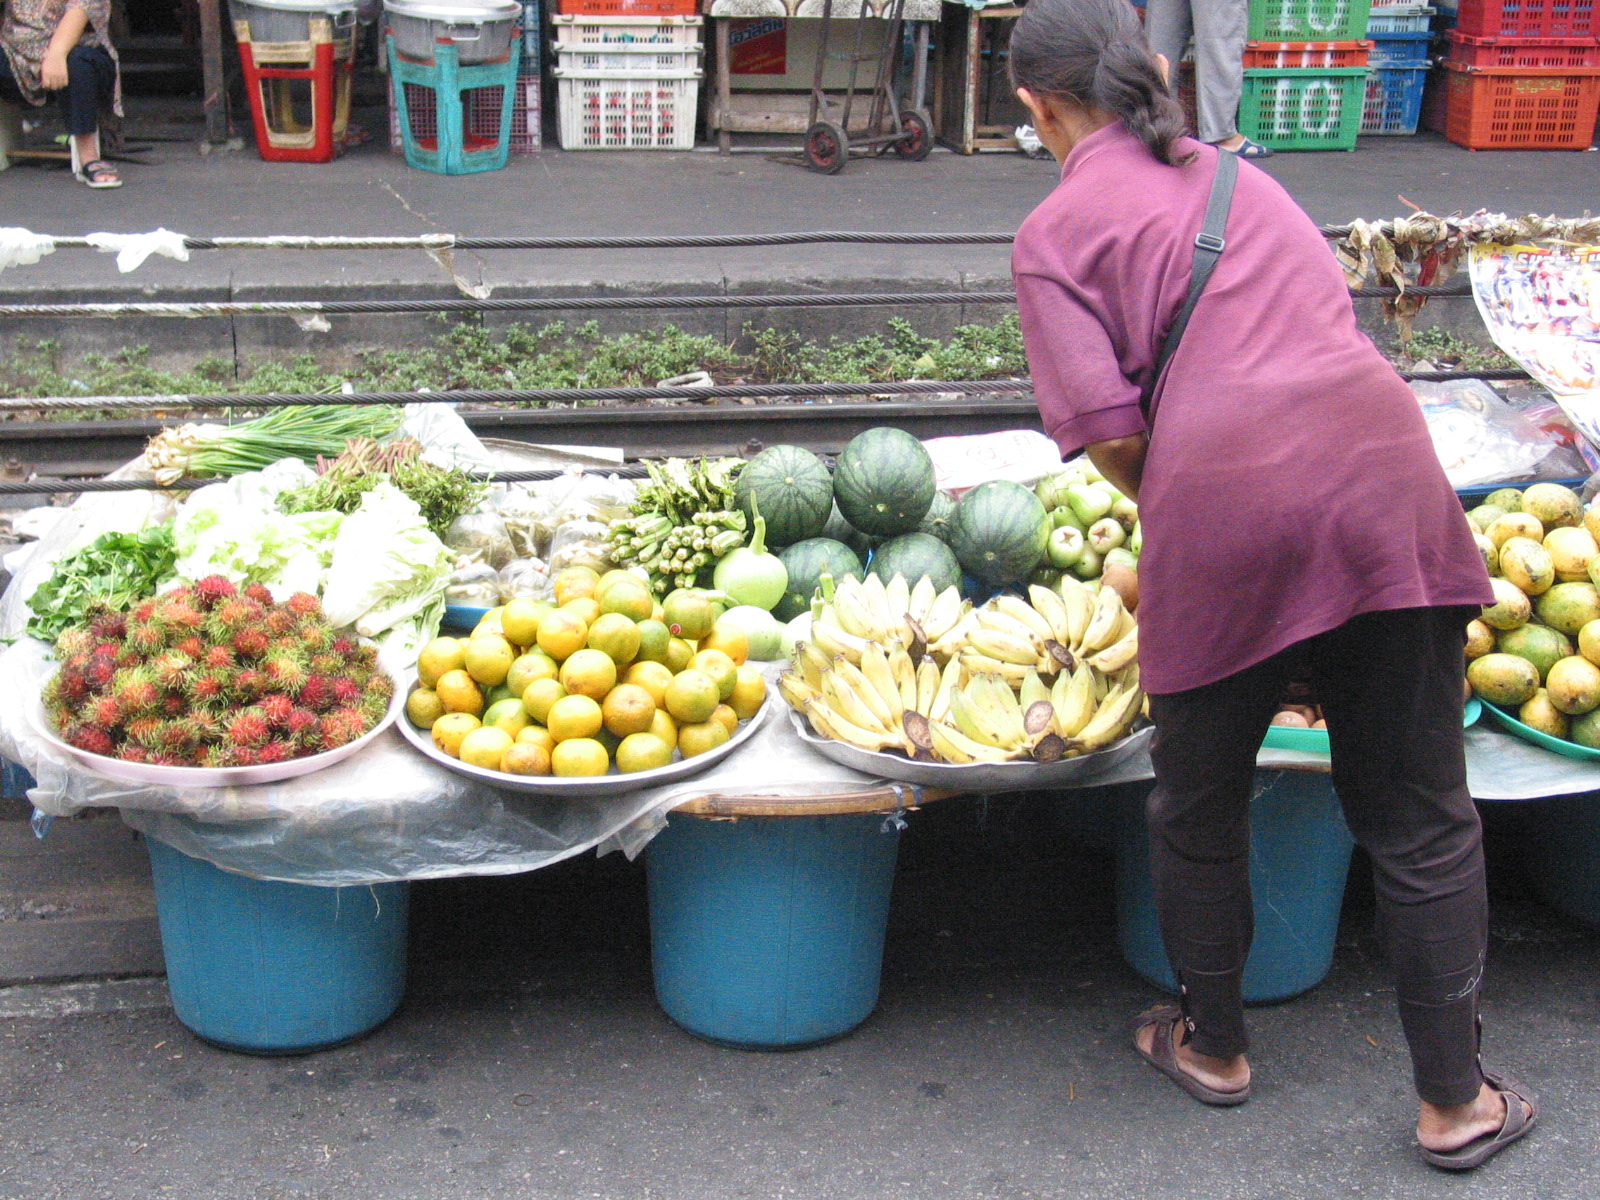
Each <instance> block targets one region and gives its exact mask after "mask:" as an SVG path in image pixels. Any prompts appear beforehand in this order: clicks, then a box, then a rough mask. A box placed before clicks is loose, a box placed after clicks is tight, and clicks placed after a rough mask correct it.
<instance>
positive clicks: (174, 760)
mask: <svg viewBox="0 0 1600 1200" xmlns="http://www.w3.org/2000/svg"><path fill="white" fill-rule="evenodd" d="M150 765H151V766H152V767H187V766H188V765H189V759H188V757H187V756H186V755H182V754H169V753H166V752H165V751H161V750H157V751H155V752H154V753H152V754H151V755H150Z"/></svg>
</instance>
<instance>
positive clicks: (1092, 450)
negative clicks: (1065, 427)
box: [1083, 433, 1150, 502]
mask: <svg viewBox="0 0 1600 1200" xmlns="http://www.w3.org/2000/svg"><path fill="white" fill-rule="evenodd" d="M1149 449H1150V438H1149V437H1148V436H1147V435H1145V434H1142V433H1136V434H1134V435H1133V436H1132V437H1121V438H1112V439H1111V440H1110V441H1109V442H1094V443H1093V444H1091V445H1088V446H1085V447H1084V448H1083V452H1084V453H1085V454H1087V455H1088V456H1089V461H1090V462H1092V463H1093V464H1094V465H1095V468H1096V469H1097V470H1098V471H1099V472H1100V474H1102V475H1104V476H1105V477H1106V478H1107V479H1108V480H1110V481H1111V484H1112V485H1113V486H1114V487H1115V488H1116V489H1117V491H1119V492H1121V493H1122V494H1123V495H1124V496H1126V497H1127V498H1128V499H1130V500H1133V501H1135V502H1137V501H1138V499H1139V485H1140V484H1141V483H1143V482H1144V456H1145V452H1146V451H1148V450H1149Z"/></svg>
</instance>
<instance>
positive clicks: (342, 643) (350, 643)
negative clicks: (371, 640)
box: [328, 637, 358, 659]
mask: <svg viewBox="0 0 1600 1200" xmlns="http://www.w3.org/2000/svg"><path fill="white" fill-rule="evenodd" d="M357 645H358V643H357V642H356V640H355V639H354V638H348V637H336V638H334V639H333V644H332V645H331V646H329V647H328V649H329V651H330V652H332V653H334V654H337V655H338V656H339V657H340V658H344V659H348V658H349V657H350V656H351V655H353V654H354V653H355V652H356V646H357Z"/></svg>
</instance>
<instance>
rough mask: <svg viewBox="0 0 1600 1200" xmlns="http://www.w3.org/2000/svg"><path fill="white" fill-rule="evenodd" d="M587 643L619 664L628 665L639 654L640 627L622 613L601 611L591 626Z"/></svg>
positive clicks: (590, 647) (620, 665)
mask: <svg viewBox="0 0 1600 1200" xmlns="http://www.w3.org/2000/svg"><path fill="white" fill-rule="evenodd" d="M587 645H588V647H589V649H591V650H598V651H600V653H602V654H604V655H605V656H606V657H607V658H609V659H610V660H611V661H612V662H614V663H616V665H617V666H619V667H622V666H626V665H627V664H628V663H631V662H632V661H633V660H634V659H635V658H636V657H637V656H638V654H639V627H638V626H637V625H635V624H634V623H633V621H631V620H630V619H629V618H627V617H625V616H623V615H622V614H621V613H601V614H600V615H599V616H598V617H596V618H595V619H594V624H593V625H590V626H589V639H588V642H587Z"/></svg>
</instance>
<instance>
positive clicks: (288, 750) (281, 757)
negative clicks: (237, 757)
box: [256, 741, 297, 766]
mask: <svg viewBox="0 0 1600 1200" xmlns="http://www.w3.org/2000/svg"><path fill="white" fill-rule="evenodd" d="M296 753H297V751H296V749H295V747H294V746H293V745H291V744H290V743H289V742H284V741H273V742H268V743H267V744H266V745H265V746H263V747H261V749H260V750H258V751H256V761H257V762H258V763H260V764H262V765H263V766H265V765H266V764H267V763H281V762H288V761H289V760H290V759H291V758H294V757H295V755H296Z"/></svg>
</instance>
